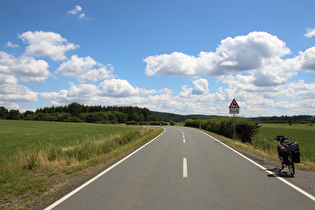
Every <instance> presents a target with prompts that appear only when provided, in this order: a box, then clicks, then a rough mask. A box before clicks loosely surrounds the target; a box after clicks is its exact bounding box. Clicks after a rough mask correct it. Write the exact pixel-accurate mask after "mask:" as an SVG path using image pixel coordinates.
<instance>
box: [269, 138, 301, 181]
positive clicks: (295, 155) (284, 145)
mask: <svg viewBox="0 0 315 210" xmlns="http://www.w3.org/2000/svg"><path fill="white" fill-rule="evenodd" d="M271 139H272V140H277V141H279V142H280V144H279V145H278V156H279V159H280V161H281V164H282V168H281V170H280V171H279V173H280V172H281V171H282V170H283V169H284V168H285V167H288V169H289V172H290V174H291V176H294V174H295V167H294V163H300V149H299V145H298V143H297V142H295V141H292V142H288V141H285V140H287V139H291V137H290V136H288V137H284V136H277V138H273V137H271Z"/></svg>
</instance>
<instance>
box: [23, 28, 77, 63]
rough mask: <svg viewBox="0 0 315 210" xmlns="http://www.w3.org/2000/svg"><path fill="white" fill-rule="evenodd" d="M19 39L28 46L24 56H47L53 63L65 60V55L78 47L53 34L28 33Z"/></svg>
mask: <svg viewBox="0 0 315 210" xmlns="http://www.w3.org/2000/svg"><path fill="white" fill-rule="evenodd" d="M19 38H21V39H22V40H23V42H25V43H28V44H29V46H27V47H26V50H25V54H26V55H31V56H36V57H45V56H49V57H50V58H51V59H53V60H55V61H58V60H65V59H67V57H66V56H65V53H66V52H67V51H70V50H74V49H76V48H78V47H79V46H78V45H74V44H72V43H69V42H68V41H67V39H65V38H63V37H61V35H60V34H58V33H54V32H44V31H35V32H32V31H28V32H25V33H23V34H22V35H20V36H19Z"/></svg>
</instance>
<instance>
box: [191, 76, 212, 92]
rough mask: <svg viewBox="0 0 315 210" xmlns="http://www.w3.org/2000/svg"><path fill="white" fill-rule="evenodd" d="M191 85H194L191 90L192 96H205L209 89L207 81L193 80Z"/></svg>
mask: <svg viewBox="0 0 315 210" xmlns="http://www.w3.org/2000/svg"><path fill="white" fill-rule="evenodd" d="M193 84H194V85H195V87H194V88H193V90H192V94H194V95H205V94H207V93H208V92H209V88H208V85H209V83H208V81H207V80H206V79H202V78H201V79H199V80H195V81H193Z"/></svg>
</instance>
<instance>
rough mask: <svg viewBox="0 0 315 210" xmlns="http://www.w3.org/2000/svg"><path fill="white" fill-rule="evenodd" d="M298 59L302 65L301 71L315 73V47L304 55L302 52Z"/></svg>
mask: <svg viewBox="0 0 315 210" xmlns="http://www.w3.org/2000/svg"><path fill="white" fill-rule="evenodd" d="M298 59H299V62H300V63H301V69H305V70H309V71H315V47H312V48H309V49H307V50H305V52H304V53H303V52H300V55H299V58H298ZM296 60H297V59H296Z"/></svg>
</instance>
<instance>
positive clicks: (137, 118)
mask: <svg viewBox="0 0 315 210" xmlns="http://www.w3.org/2000/svg"><path fill="white" fill-rule="evenodd" d="M0 119H11V120H36V121H58V122H87V123H103V124H118V123H126V124H156V125H160V124H165V122H162V121H161V119H160V118H159V117H157V116H155V115H154V114H153V113H152V112H151V111H150V110H149V109H147V108H139V107H132V106H87V105H81V104H78V103H76V102H74V103H71V104H69V105H66V106H52V107H45V108H39V109H37V110H36V111H35V112H33V111H26V112H24V113H20V112H19V110H13V109H11V110H10V111H8V109H6V108H5V107H0Z"/></svg>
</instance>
